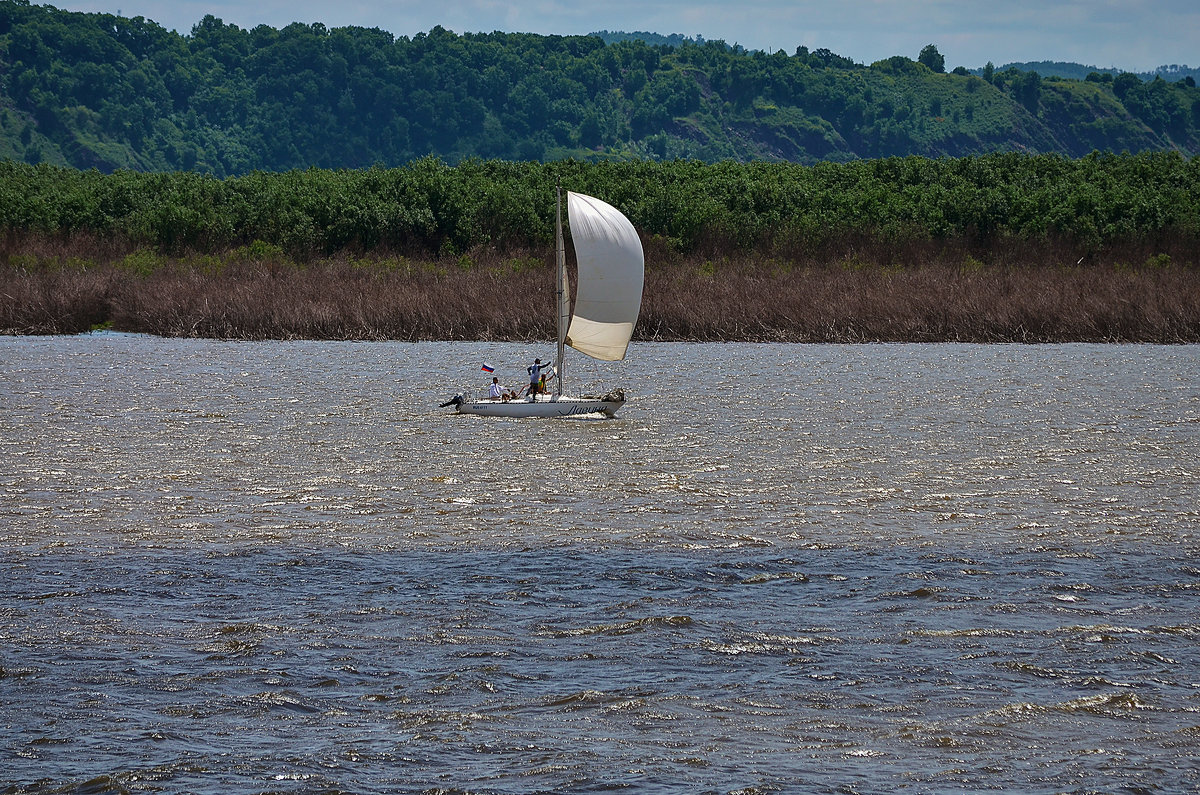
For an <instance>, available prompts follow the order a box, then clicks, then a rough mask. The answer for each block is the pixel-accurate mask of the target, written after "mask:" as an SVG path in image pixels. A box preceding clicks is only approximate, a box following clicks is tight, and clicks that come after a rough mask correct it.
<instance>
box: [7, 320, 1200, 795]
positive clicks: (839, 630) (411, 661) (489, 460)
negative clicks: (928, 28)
mask: <svg viewBox="0 0 1200 795" xmlns="http://www.w3.org/2000/svg"><path fill="white" fill-rule="evenodd" d="M550 353H552V351H550V350H548V349H546V348H535V347H532V346H527V345H517V344H464V343H421V344H409V343H333V342H267V343H234V342H216V341H201V340H163V339H157V338H152V337H143V336H134V335H121V334H96V335H85V336H80V337H63V338H5V339H0V462H2V463H0V489H2V493H0V791H2V792H5V793H10V794H14V793H51V792H54V793H60V792H81V793H82V792H87V793H109V792H111V793H117V792H189V793H201V794H204V793H212V794H213V795H217V794H218V793H220V794H221V795H224V793H230V792H255V793H258V792H262V793H268V792H269V793H310V792H322V793H326V792H346V793H397V792H447V793H450V792H455V793H457V792H472V793H528V792H572V793H576V792H597V791H609V790H620V789H628V790H630V791H635V792H649V793H655V792H661V793H706V792H712V793H728V792H742V793H766V792H804V793H885V792H887V793H890V792H897V791H908V792H917V793H958V792H980V791H1008V792H1025V793H1043V792H1044V793H1059V792H1070V793H1086V792H1138V793H1158V792H1163V793H1166V792H1182V791H1189V790H1190V791H1196V790H1197V788H1200V539H1198V537H1197V535H1198V530H1200V507H1198V503H1200V348H1198V347H1195V346H1177V347H1155V346H1093V345H1047V346H1008V345H1006V346H971V345H863V346H831V345H820V346H806V345H736V344H727V345H687V344H649V343H641V344H638V343H635V344H634V345H633V346H632V348H631V353H630V357H629V359H627V360H626V361H625V362H623V363H618V364H612V365H602V364H599V363H582V362H580V363H579V364H578V366H577V369H578V370H579V371H580V372H579V383H580V384H581V385H584V386H592V385H593V384H594V385H595V387H596V388H609V387H613V386H624V387H625V388H626V389H627V391H628V392H629V394H630V396H631V399H630V402H629V403H628V404H627V405H626V406H625V408H624V409H623V410H622V411H621V413H620V414H619V415H618V418H617V419H615V420H596V419H576V420H507V419H489V418H479V417H467V416H457V415H454V414H452V413H450V411H449V410H448V409H446V410H442V409H438V408H437V404H438V403H439V402H442V401H444V400H445V399H446V398H448V397H449V396H450V395H452V394H453V393H454V392H455V391H457V390H458V389H459V388H460V387H461V386H482V384H483V383H484V381H485V379H484V378H483V377H482V376H484V375H485V374H484V373H481V372H480V371H479V366H480V363H481V362H482V361H484V360H487V361H489V362H492V363H494V364H496V365H498V367H497V374H498V375H500V376H501V377H502V380H503V381H506V382H508V383H515V384H516V385H520V378H519V375H521V374H523V366H524V365H525V364H526V363H527V360H530V359H532V358H533V356H535V355H539V354H540V355H542V356H543V357H545V356H546V355H547V354H550ZM572 362H578V359H573V360H572ZM487 380H490V379H487ZM568 386H570V384H569V385H568ZM5 787H7V789H4V788H5Z"/></svg>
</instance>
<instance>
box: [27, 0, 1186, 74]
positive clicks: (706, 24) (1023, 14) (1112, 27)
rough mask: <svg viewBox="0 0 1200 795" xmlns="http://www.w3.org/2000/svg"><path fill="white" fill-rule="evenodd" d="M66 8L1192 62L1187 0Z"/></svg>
mask: <svg viewBox="0 0 1200 795" xmlns="http://www.w3.org/2000/svg"><path fill="white" fill-rule="evenodd" d="M33 2H35V3H42V4H49V5H54V6H56V7H58V8H64V9H68V10H71V11H89V12H105V13H110V14H120V15H121V16H125V17H135V16H142V17H145V18H147V19H151V20H154V21H155V22H157V23H158V24H160V25H162V26H163V27H165V28H169V29H173V30H176V31H178V32H179V33H182V34H188V33H190V31H191V29H192V26H193V25H194V24H195V23H197V22H198V21H200V20H201V19H202V18H203V17H204V15H205V14H212V15H213V16H215V17H218V18H219V19H221V20H223V21H224V22H226V23H227V24H234V25H237V26H238V27H241V28H253V27H255V26H256V25H269V26H271V27H274V28H282V27H284V26H286V25H288V24H290V23H292V22H304V23H314V22H320V23H322V24H324V25H325V26H326V27H329V28H334V27H343V26H347V25H358V26H362V27H368V28H381V29H383V30H386V31H388V32H390V33H392V34H394V35H396V36H409V37H411V36H413V35H415V34H417V33H422V32H426V31H428V30H430V29H431V28H433V27H434V26H435V25H441V26H442V27H443V28H446V29H447V30H451V31H453V32H455V33H468V32H491V31H495V30H500V31H505V32H510V33H540V34H560V35H576V34H586V33H591V32H593V31H598V30H611V31H648V32H651V33H661V34H663V35H669V34H672V33H681V34H683V35H685V36H692V37H695V36H703V37H704V38H705V39H724V40H725V41H726V42H728V43H729V44H740V45H742V46H743V47H745V48H746V49H759V50H768V51H775V50H783V51H784V52H786V53H788V54H791V53H794V52H795V51H796V48H797V47H799V46H801V45H804V46H806V47H808V48H809V49H810V50H815V49H818V48H822V47H824V48H826V49H829V50H832V51H833V52H835V53H837V54H838V55H842V56H845V57H848V58H851V59H853V60H855V61H858V62H859V63H865V64H869V63H873V62H874V61H879V60H882V59H884V58H888V57H891V56H893V55H904V56H907V57H909V58H913V59H915V58H916V57H917V55H918V54H919V53H920V51H921V48H922V47H924V46H925V45H927V44H933V45H935V46H936V47H937V48H938V51H939V52H941V54H942V55H943V56H944V57H945V59H946V69H947V70H949V69H953V68H954V67H956V66H965V67H967V68H972V69H973V68H976V67H980V66H983V65H984V64H985V63H987V62H988V61H991V62H992V63H994V64H995V65H996V66H1002V65H1004V64H1007V63H1014V62H1027V61H1068V62H1075V63H1081V64H1085V65H1088V66H1098V67H1116V68H1118V69H1124V70H1127V71H1131V72H1139V71H1151V70H1153V69H1154V68H1155V67H1157V66H1160V65H1164V64H1165V65H1170V64H1180V65H1185V64H1186V65H1190V66H1193V67H1195V66H1200V2H1197V0H1087V1H1086V2H1084V1H1082V0H1066V2H1057V1H1056V0H904V1H903V2H895V1H893V0H732V1H731V0H659V1H658V2H654V1H653V0H608V2H605V3H599V2H580V1H579V0H528V1H527V2H518V1H517V0H509V1H508V2H503V1H502V0H441V2H437V1H436V0H381V1H380V2H366V0H335V2H329V0H257V1H256V2H247V0H59V2H54V0H33Z"/></svg>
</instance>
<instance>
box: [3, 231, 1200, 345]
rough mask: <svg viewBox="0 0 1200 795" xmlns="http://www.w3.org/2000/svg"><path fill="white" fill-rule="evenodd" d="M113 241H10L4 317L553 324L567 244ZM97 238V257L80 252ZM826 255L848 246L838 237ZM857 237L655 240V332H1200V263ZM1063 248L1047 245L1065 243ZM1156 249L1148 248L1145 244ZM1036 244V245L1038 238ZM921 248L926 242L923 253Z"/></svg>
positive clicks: (643, 326) (434, 335)
mask: <svg viewBox="0 0 1200 795" xmlns="http://www.w3.org/2000/svg"><path fill="white" fill-rule="evenodd" d="M95 243H96V241H82V243H81V242H80V241H74V244H73V245H72V244H67V243H61V242H56V241H53V240H38V241H33V242H30V240H29V239H25V240H24V241H23V242H22V244H21V245H19V246H16V245H14V244H13V241H8V244H7V245H6V246H5V248H6V249H7V251H0V332H2V333H6V334H70V333H79V332H84V331H88V330H90V329H94V328H97V327H102V328H111V329H115V330H121V331H132V332H144V333H150V334H156V335H160V336H169V337H214V338H231V339H290V338H309V339H401V340H435V339H436V340H526V339H529V340H532V339H548V338H550V337H552V335H553V324H554V320H553V305H554V295H553V290H554V288H553V277H552V264H551V261H550V256H549V255H548V254H545V253H541V252H539V253H538V254H537V255H536V256H533V255H530V253H529V252H498V251H493V250H477V251H473V252H471V253H470V254H469V255H464V256H460V257H447V258H444V259H441V260H438V261H434V262H421V261H414V260H409V259H406V258H403V257H388V256H379V257H375V258H372V259H369V260H359V259H354V258H352V257H350V256H348V255H342V256H338V257H334V258H331V259H327V260H321V261H316V262H311V263H306V264H297V263H294V262H291V261H290V260H288V259H286V257H284V256H283V255H282V254H278V255H274V256H267V257H264V258H258V259H246V258H245V257H244V256H234V255H233V254H230V255H228V256H225V257H221V258H217V257H212V256H204V257H201V256H192V257H186V256H185V257H181V258H174V259H167V258H163V257H161V256H159V255H156V254H153V253H149V254H147V253H146V252H138V251H130V250H128V249H123V248H122V247H120V246H119V245H116V244H111V245H109V246H108V247H107V248H106V247H105V246H104V245H93V244H95ZM85 250H86V251H88V252H89V254H88V256H86V257H85V256H83V255H82V254H81V253H80V252H81V251H85ZM823 253H824V254H825V255H826V256H831V258H832V255H831V254H830V253H829V252H823ZM903 253H904V255H905V259H907V260H908V261H922V262H924V263H925V264H922V265H918V266H897V265H895V264H889V261H890V260H893V259H895V258H896V252H894V251H887V252H885V251H882V250H880V249H875V250H870V249H869V247H868V248H865V249H856V248H855V246H854V245H853V244H852V243H851V244H848V245H847V246H846V247H845V248H844V249H843V250H842V252H841V254H840V256H838V257H837V258H836V259H833V260H832V262H830V261H826V262H819V261H815V260H814V259H813V258H811V257H808V258H803V259H801V258H795V257H793V258H784V257H778V256H777V257H774V258H772V257H763V256H751V255H740V256H733V257H730V256H723V257H719V258H717V259H709V260H703V261H694V260H690V259H684V258H682V257H680V256H678V255H675V254H673V253H672V252H671V251H670V250H669V249H668V248H666V247H665V244H663V243H662V241H658V240H649V241H647V261H648V262H649V263H650V264H649V265H648V267H647V272H646V289H645V294H644V299H643V306H642V314H641V318H640V320H639V322H638V325H637V328H636V330H635V336H636V338H638V339H647V340H693V341H735V340H737V341H789V342H865V341H897V342H933V341H962V342H1056V341H1057V342H1062V341H1094V342H1117V341H1122V342H1135V341H1136V342H1159V343H1180V342H1200V270H1198V269H1197V268H1196V267H1195V266H1194V265H1178V264H1174V265H1173V264H1170V261H1169V257H1167V258H1164V257H1159V258H1158V259H1157V260H1152V261H1151V262H1148V263H1147V262H1143V263H1141V264H1138V265H1137V266H1136V267H1129V266H1121V265H1117V264H1112V263H1109V264H1088V263H1084V264H1080V265H1076V264H1075V263H1074V262H1073V261H1072V263H1071V264H1070V265H1067V266H1060V265H1055V264H1045V263H1043V264H1038V265H1017V264H1013V260H1012V257H1013V256H1016V255H1014V254H1013V253H1012V252H1007V253H1006V254H1005V255H1004V256H998V255H990V256H989V259H990V260H991V262H990V263H989V264H987V265H984V264H983V262H982V261H980V260H978V259H975V258H974V257H973V256H972V255H971V254H970V253H968V252H965V251H961V250H956V249H953V248H943V249H940V250H937V251H924V252H921V251H910V252H903ZM1063 254H1064V253H1063V252H1055V251H1043V252H1042V255H1043V256H1048V257H1051V258H1053V260H1056V261H1057V260H1061V259H1063V258H1064V256H1063ZM1131 255H1132V256H1140V252H1131ZM1027 256H1028V255H1027ZM910 258H911V259H910Z"/></svg>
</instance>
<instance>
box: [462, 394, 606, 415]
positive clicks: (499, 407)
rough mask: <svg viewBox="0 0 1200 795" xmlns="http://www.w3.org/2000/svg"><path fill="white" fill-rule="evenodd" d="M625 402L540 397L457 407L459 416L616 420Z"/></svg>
mask: <svg viewBox="0 0 1200 795" xmlns="http://www.w3.org/2000/svg"><path fill="white" fill-rule="evenodd" d="M623 405H625V401H624V400H621V399H616V398H613V397H610V396H606V397H603V398H587V397H567V396H566V395H538V399H537V400H536V401H531V400H528V399H524V400H471V401H463V402H462V403H459V404H458V406H457V410H458V413H459V414H477V415H479V416H482V417H582V416H585V415H588V414H603V415H604V416H606V417H612V416H615V415H616V413H617V410H618V409H619V408H621V406H623Z"/></svg>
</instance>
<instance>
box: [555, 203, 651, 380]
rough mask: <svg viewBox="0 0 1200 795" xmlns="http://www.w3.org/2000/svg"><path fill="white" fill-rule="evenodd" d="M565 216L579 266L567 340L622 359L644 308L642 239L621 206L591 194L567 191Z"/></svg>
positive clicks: (574, 345)
mask: <svg viewBox="0 0 1200 795" xmlns="http://www.w3.org/2000/svg"><path fill="white" fill-rule="evenodd" d="M567 217H568V219H569V221H570V224H571V243H572V245H574V247H575V259H576V263H577V265H578V275H577V280H578V284H577V286H576V290H575V314H574V316H573V317H572V318H571V326H570V328H568V329H567V344H568V345H570V346H571V347H572V348H574V349H575V350H577V351H579V352H580V353H586V354H587V355H588V356H591V357H592V358H595V359H603V360H605V361H617V360H619V359H624V358H625V350H626V348H627V347H628V346H629V338H630V337H631V336H633V325H634V323H636V322H637V317H638V311H639V310H640V309H641V307H642V280H643V276H644V272H645V257H644V255H643V254H642V242H641V240H639V239H638V235H637V231H636V230H635V229H634V228H633V224H631V223H630V222H629V219H628V218H626V217H625V216H624V215H622V214H621V211H620V210H618V209H617V208H615V207H613V206H612V205H610V204H607V203H606V202H602V201H600V200H599V199H596V198H593V197H592V196H585V195H583V194H582V193H572V192H569V191H568V193H567Z"/></svg>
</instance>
